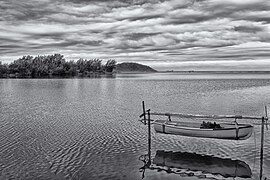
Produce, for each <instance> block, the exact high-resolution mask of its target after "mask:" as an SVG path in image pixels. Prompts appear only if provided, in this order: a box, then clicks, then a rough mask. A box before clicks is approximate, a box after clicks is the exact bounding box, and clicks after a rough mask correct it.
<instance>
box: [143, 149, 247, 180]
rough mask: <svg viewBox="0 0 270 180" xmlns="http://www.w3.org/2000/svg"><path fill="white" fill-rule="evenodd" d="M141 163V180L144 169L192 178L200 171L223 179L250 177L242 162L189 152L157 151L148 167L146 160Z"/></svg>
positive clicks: (245, 165)
mask: <svg viewBox="0 0 270 180" xmlns="http://www.w3.org/2000/svg"><path fill="white" fill-rule="evenodd" d="M141 160H142V159H141ZM142 161H143V160H142ZM143 162H144V163H145V165H144V166H143V167H142V168H141V171H143V178H144V176H145V175H144V170H145V169H150V170H157V171H158V172H159V171H165V172H167V173H176V174H180V175H181V174H185V175H188V176H194V175H195V174H194V173H193V172H197V171H201V172H202V173H203V174H207V173H210V174H212V175H221V176H223V177H224V178H229V177H233V178H235V177H241V178H251V175H252V172H251V169H250V167H249V165H248V164H246V163H245V162H243V161H240V160H232V159H228V158H226V159H224V158H219V157H214V156H208V155H200V154H196V153H189V152H172V151H160V150H158V151H157V152H156V155H155V158H154V159H153V163H152V165H151V166H150V165H149V161H148V159H146V160H144V161H143ZM162 167H165V168H162ZM175 169H176V170H175ZM190 171H193V172H190Z"/></svg>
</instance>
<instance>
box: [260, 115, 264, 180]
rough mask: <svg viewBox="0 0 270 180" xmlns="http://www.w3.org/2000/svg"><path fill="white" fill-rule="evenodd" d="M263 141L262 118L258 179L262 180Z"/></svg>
mask: <svg viewBox="0 0 270 180" xmlns="http://www.w3.org/2000/svg"><path fill="white" fill-rule="evenodd" d="M263 141H264V117H262V127H261V157H260V160H261V162H260V179H262V173H263Z"/></svg>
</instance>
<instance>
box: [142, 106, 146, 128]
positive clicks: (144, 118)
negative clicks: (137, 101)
mask: <svg viewBox="0 0 270 180" xmlns="http://www.w3.org/2000/svg"><path fill="white" fill-rule="evenodd" d="M142 106H143V114H142V115H143V120H144V125H146V117H145V105H144V101H143V102H142Z"/></svg>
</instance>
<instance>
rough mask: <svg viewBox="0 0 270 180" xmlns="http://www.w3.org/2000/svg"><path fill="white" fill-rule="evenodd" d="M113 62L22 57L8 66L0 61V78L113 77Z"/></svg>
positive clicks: (114, 66)
mask: <svg viewBox="0 0 270 180" xmlns="http://www.w3.org/2000/svg"><path fill="white" fill-rule="evenodd" d="M115 68H116V61H115V60H108V61H107V62H106V63H105V64H103V63H102V60H100V59H91V60H87V59H79V60H78V61H76V62H75V61H66V60H65V58H64V56H63V55H61V54H54V55H47V56H36V57H33V56H30V55H28V56H23V57H22V58H19V59H17V60H15V61H13V62H12V63H10V64H2V63H1V61H0V77H2V78H8V77H9V78H15V77H17V78H41V77H75V76H78V77H91V76H94V77H95V76H100V75H113V74H114V72H115Z"/></svg>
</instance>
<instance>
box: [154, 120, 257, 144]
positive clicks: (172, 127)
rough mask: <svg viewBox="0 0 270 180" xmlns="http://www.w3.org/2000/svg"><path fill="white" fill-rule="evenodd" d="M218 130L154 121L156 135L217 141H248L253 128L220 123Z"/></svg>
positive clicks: (198, 125)
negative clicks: (215, 139) (162, 134)
mask: <svg viewBox="0 0 270 180" xmlns="http://www.w3.org/2000/svg"><path fill="white" fill-rule="evenodd" d="M220 125H221V127H222V128H220V129H202V128H200V124H198V123H183V122H176V121H166V120H157V121H154V129H155V131H156V132H158V133H165V134H174V135H182V136H191V137H202V138H217V139H234V140H235V139H236V140H244V139H248V138H249V137H250V136H251V135H252V132H253V126H251V125H249V124H238V125H237V127H236V126H235V125H234V124H227V123H220Z"/></svg>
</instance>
